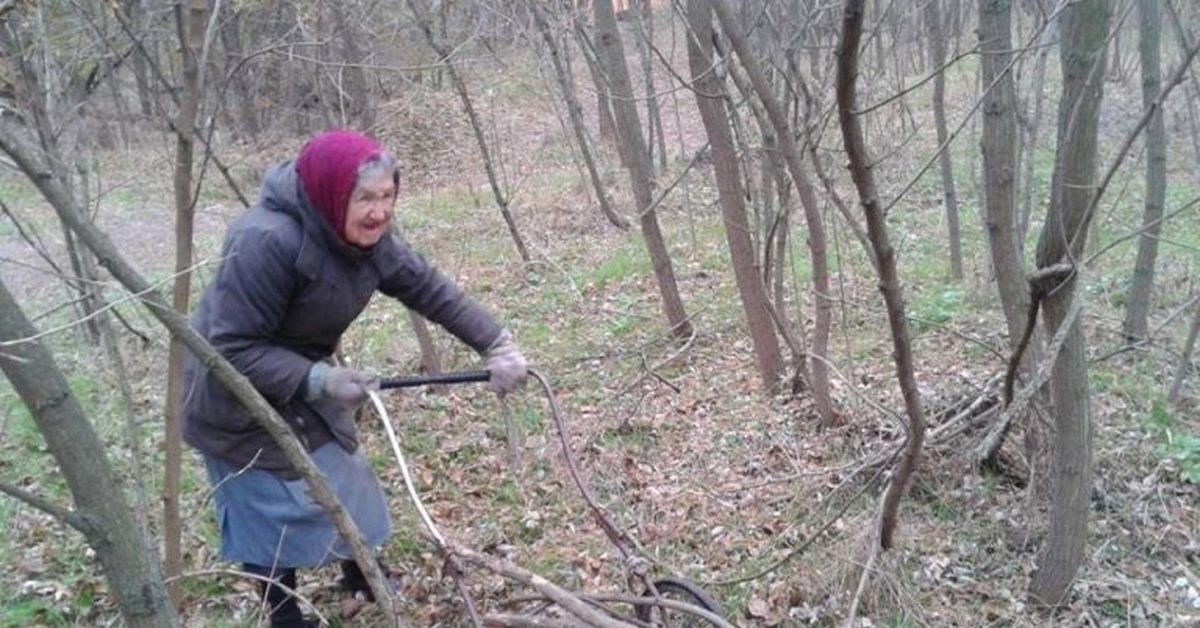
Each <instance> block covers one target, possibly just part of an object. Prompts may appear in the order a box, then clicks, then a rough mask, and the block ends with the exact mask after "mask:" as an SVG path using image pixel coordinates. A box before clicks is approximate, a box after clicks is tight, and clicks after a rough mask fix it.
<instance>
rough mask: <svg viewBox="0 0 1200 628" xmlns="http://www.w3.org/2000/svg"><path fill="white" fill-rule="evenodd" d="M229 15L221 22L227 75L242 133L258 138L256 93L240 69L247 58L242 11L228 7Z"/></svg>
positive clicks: (234, 7) (259, 130) (244, 72)
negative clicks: (231, 84) (242, 31)
mask: <svg viewBox="0 0 1200 628" xmlns="http://www.w3.org/2000/svg"><path fill="white" fill-rule="evenodd" d="M225 10H226V11H227V12H228V14H227V15H226V17H225V19H224V20H223V21H222V22H221V45H222V47H224V49H225V73H226V75H227V76H228V77H229V80H231V81H233V91H234V93H235V95H236V96H235V97H236V99H237V106H238V119H239V120H238V121H239V122H240V123H241V124H240V126H241V129H242V133H243V134H245V135H246V136H247V137H252V138H253V137H258V135H259V133H261V132H262V129H261V127H260V126H259V124H258V114H257V113H256V112H255V110H254V93H253V92H252V91H251V89H250V79H249V78H247V72H248V69H247V68H244V67H242V68H239V67H238V64H240V63H242V61H243V60H244V58H245V56H244V53H243V51H242V33H241V24H242V20H241V15H242V14H241V10H240V9H239V8H238V7H236V6H229V5H226V9H225Z"/></svg>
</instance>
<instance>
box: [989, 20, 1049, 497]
mask: <svg viewBox="0 0 1200 628" xmlns="http://www.w3.org/2000/svg"><path fill="white" fill-rule="evenodd" d="M979 47H980V51H981V52H982V55H983V58H982V60H981V69H982V75H981V78H982V84H983V85H992V89H991V90H990V91H989V92H988V93H986V94H984V95H983V98H984V106H983V141H982V142H981V144H980V147H981V151H982V153H983V176H984V181H985V183H984V186H985V187H984V226H985V228H986V231H987V236H988V250H989V252H990V253H991V261H992V270H993V272H994V273H995V276H996V286H997V289H998V291H999V294H1000V306H1001V309H1003V311H1004V321H1005V324H1006V327H1007V328H1008V344H1009V348H1010V350H1015V349H1016V348H1017V347H1018V345H1019V344H1020V342H1021V339H1022V336H1023V335H1024V332H1025V323H1026V318H1027V317H1028V316H1029V291H1028V289H1027V286H1026V283H1025V278H1024V268H1025V261H1024V255H1023V254H1022V247H1021V241H1020V238H1021V237H1022V236H1021V235H1020V224H1019V223H1020V221H1021V217H1020V215H1019V212H1018V207H1017V183H1018V179H1017V177H1018V174H1017V173H1018V171H1019V165H1018V157H1019V155H1020V150H1021V149H1020V143H1019V142H1018V141H1017V140H1018V138H1019V133H1020V130H1019V128H1018V124H1017V118H1018V116H1017V96H1016V89H1015V87H1014V83H1015V81H1014V79H1013V75H1012V71H1011V70H1007V71H1006V68H1008V65H1009V63H1010V61H1011V58H1012V50H1013V46H1012V0H980V3H979ZM1043 69H1044V68H1043ZM1001 72H1004V75H1003V76H1001V75H1000V74H1001ZM1033 331H1034V333H1033V335H1032V336H1031V337H1030V340H1029V342H1028V344H1027V346H1026V348H1025V350H1024V352H1023V353H1022V356H1021V362H1020V367H1021V372H1022V373H1024V374H1026V375H1032V374H1033V373H1034V372H1035V370H1036V369H1037V365H1038V364H1040V363H1041V360H1042V344H1043V340H1042V335H1041V334H1040V333H1038V331H1037V329H1036V328H1035V329H1034V330H1033ZM1041 395H1042V397H1043V398H1045V399H1044V401H1049V399H1048V398H1046V397H1047V395H1046V391H1042V393H1041ZM1022 418H1023V419H1025V420H1026V431H1025V445H1026V455H1027V459H1028V461H1029V468H1030V482H1031V484H1032V485H1033V486H1034V487H1035V490H1036V492H1037V494H1039V495H1040V494H1043V492H1042V491H1041V490H1037V489H1040V488H1041V487H1042V486H1043V485H1044V484H1045V483H1046V481H1047V478H1048V469H1047V466H1046V464H1045V461H1046V453H1047V452H1046V451H1045V445H1044V444H1045V441H1046V434H1045V433H1044V432H1045V430H1044V429H1040V427H1039V425H1040V424H1039V423H1038V422H1037V421H1036V417H1035V415H1033V414H1027V415H1026V416H1025V417H1022ZM1005 434H1006V432H1005ZM1003 442H1004V436H1001V438H999V439H997V440H996V444H995V446H994V447H993V448H992V450H991V452H990V455H989V456H988V457H987V459H986V460H985V461H984V465H985V467H992V468H994V467H995V466H996V465H997V459H996V458H997V456H998V455H999V453H1000V447H1001V445H1003Z"/></svg>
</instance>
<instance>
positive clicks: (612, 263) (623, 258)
mask: <svg viewBox="0 0 1200 628" xmlns="http://www.w3.org/2000/svg"><path fill="white" fill-rule="evenodd" d="M652 270H653V267H652V266H651V265H650V258H649V256H648V255H647V254H646V251H645V249H644V248H643V247H640V246H632V245H630V244H626V245H625V246H622V247H621V248H619V249H617V250H616V251H614V252H613V254H612V255H611V256H610V257H609V258H608V259H606V260H604V261H603V262H602V263H601V264H600V265H599V266H597V267H596V269H595V270H593V271H592V272H591V273H590V275H589V276H588V277H587V280H588V281H590V282H591V283H592V284H593V285H595V286H596V287H597V288H604V287H606V286H608V285H609V284H617V283H621V282H623V281H626V280H628V279H631V278H633V277H639V276H643V275H646V274H647V273H650V272H651V271H652Z"/></svg>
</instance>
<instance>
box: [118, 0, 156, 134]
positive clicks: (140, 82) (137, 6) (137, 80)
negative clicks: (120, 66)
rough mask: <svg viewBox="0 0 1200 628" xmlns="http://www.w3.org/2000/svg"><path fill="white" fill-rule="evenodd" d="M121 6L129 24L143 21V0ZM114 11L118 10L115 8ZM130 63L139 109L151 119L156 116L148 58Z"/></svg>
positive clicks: (135, 57) (125, 1)
mask: <svg viewBox="0 0 1200 628" xmlns="http://www.w3.org/2000/svg"><path fill="white" fill-rule="evenodd" d="M120 6H121V9H122V10H123V11H124V12H125V16H126V19H127V20H128V22H129V23H131V24H134V25H137V24H139V23H140V22H141V21H142V20H141V17H142V13H143V10H142V3H141V0H121V5H120ZM114 10H117V9H116V7H115V6H114ZM130 62H131V64H130V67H131V68H132V69H133V81H134V85H135V86H136V87H137V97H138V107H139V108H140V109H141V112H142V115H143V116H145V117H147V118H149V117H150V116H152V115H154V106H153V105H154V99H153V98H152V96H151V90H150V80H149V79H148V78H147V77H146V58H145V57H144V56H142V55H139V54H135V55H133V58H132V59H131V60H130Z"/></svg>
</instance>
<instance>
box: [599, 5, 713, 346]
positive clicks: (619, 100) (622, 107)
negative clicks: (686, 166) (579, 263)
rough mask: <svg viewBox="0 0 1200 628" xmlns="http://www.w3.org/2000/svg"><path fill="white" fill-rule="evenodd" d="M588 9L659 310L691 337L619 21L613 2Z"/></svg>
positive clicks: (678, 332) (673, 326)
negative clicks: (660, 216) (593, 17)
mask: <svg viewBox="0 0 1200 628" xmlns="http://www.w3.org/2000/svg"><path fill="white" fill-rule="evenodd" d="M592 8H593V9H594V10H595V15H596V39H597V44H598V45H597V58H598V59H599V60H600V61H601V62H602V64H603V66H604V70H605V75H606V76H608V83H609V87H610V89H611V90H612V95H613V100H612V106H613V114H614V116H615V118H616V122H617V124H618V125H619V127H620V132H619V133H618V140H619V142H618V147H619V149H620V151H621V157H622V158H621V161H622V162H623V163H624V164H625V169H626V170H627V171H628V172H629V180H630V184H631V186H632V187H633V197H634V200H635V202H636V203H637V208H638V216H639V218H640V220H641V227H642V237H643V238H644V239H645V240H646V248H647V249H648V250H649V253H650V261H651V264H652V265H653V267H654V277H655V279H657V280H658V290H659V293H660V294H661V296H662V304H663V312H664V313H665V314H666V317H667V323H668V325H670V328H671V333H673V334H675V335H676V336H679V337H687V336H691V335H692V324H691V322H690V321H689V320H688V317H687V312H686V311H685V310H684V307H683V299H682V298H681V297H680V296H679V287H678V286H677V285H676V282H675V270H674V268H672V265H671V256H670V253H669V252H668V251H667V244H666V241H665V240H664V239H663V235H662V230H661V229H660V228H659V226H658V214H657V213H656V212H655V211H654V207H653V204H654V191H653V183H652V179H653V176H652V170H653V166H652V165H651V164H650V156H649V155H648V154H647V153H646V142H645V140H644V139H643V138H642V127H641V123H640V122H639V121H638V115H637V108H636V107H635V105H634V100H633V86H632V84H631V83H630V81H629V68H628V66H627V65H626V63H625V48H624V46H622V44H621V37H620V35H619V34H618V33H617V19H616V16H614V15H613V6H612V0H595V1H594V2H593V7H592Z"/></svg>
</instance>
